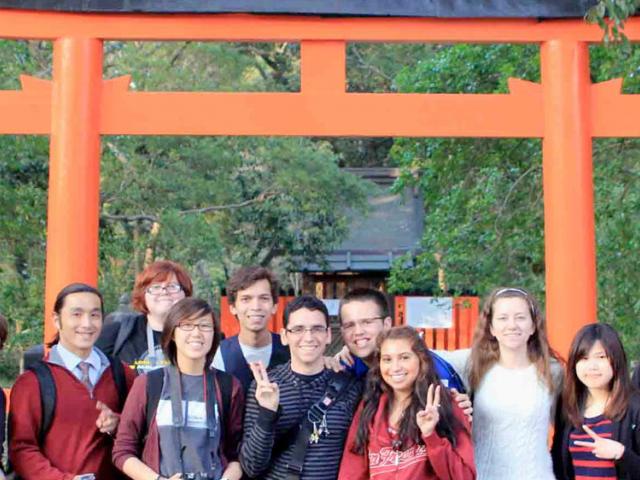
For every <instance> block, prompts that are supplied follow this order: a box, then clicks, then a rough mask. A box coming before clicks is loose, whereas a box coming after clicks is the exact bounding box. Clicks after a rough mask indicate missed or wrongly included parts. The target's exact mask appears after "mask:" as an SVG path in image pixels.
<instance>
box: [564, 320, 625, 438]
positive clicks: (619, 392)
mask: <svg viewBox="0 0 640 480" xmlns="http://www.w3.org/2000/svg"><path fill="white" fill-rule="evenodd" d="M597 341H599V342H600V343H601V344H602V348H604V351H605V353H606V354H607V359H608V360H609V363H610V364H611V369H612V370H613V377H612V378H611V382H610V383H609V391H610V392H611V394H610V396H609V401H608V402H607V405H606V407H605V411H604V415H605V417H607V418H608V419H610V420H620V419H621V418H622V417H623V416H624V414H625V413H626V411H627V407H628V406H629V397H630V396H631V390H632V386H631V380H630V379H629V369H628V367H627V355H626V354H625V353H624V347H623V346H622V342H621V341H620V337H619V336H618V333H617V332H616V331H615V330H614V329H613V327H611V326H610V325H607V324H606V323H592V324H590V325H585V326H584V327H582V328H581V329H580V330H579V331H578V333H577V334H576V336H575V338H574V339H573V342H572V343H571V351H570V353H569V361H568V365H567V378H566V379H565V384H564V392H563V393H562V400H563V403H564V408H565V411H566V413H567V417H569V421H571V423H572V424H573V425H574V426H575V427H577V428H580V426H581V425H582V424H583V423H584V415H583V413H584V409H585V405H586V402H587V398H588V396H589V389H588V388H587V387H586V385H585V384H584V383H582V382H581V381H580V379H579V378H578V375H577V374H576V364H577V363H578V362H579V361H580V360H581V359H582V358H584V357H586V356H587V355H588V354H589V350H591V348H592V347H593V345H594V343H596V342H597Z"/></svg>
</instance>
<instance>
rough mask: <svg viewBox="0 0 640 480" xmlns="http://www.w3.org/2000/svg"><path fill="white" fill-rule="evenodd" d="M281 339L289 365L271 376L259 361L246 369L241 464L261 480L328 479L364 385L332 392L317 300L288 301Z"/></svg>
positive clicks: (324, 319) (322, 310)
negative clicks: (249, 373) (248, 372)
mask: <svg viewBox="0 0 640 480" xmlns="http://www.w3.org/2000/svg"><path fill="white" fill-rule="evenodd" d="M281 338H282V342H283V343H284V344H285V345H288V346H289V348H290V350H291V362H290V363H286V364H285V365H281V366H279V367H277V368H274V369H273V370H272V371H270V372H269V373H267V370H266V368H265V366H264V364H263V363H261V362H257V363H252V364H251V371H252V373H253V376H254V378H255V381H254V382H253V383H252V384H251V387H250V389H249V392H248V394H247V401H246V411H245V418H244V436H243V440H242V446H241V449H240V464H241V465H242V469H243V471H244V472H245V473H247V474H248V475H249V476H250V477H257V478H261V479H274V480H275V479H284V478H287V479H291V478H299V479H302V480H334V479H335V478H337V475H338V468H339V464H340V458H341V456H342V451H343V448H344V441H345V439H346V435H347V432H348V429H349V425H350V424H351V420H352V417H353V413H354V410H355V408H356V405H357V403H358V401H359V400H360V395H361V390H362V382H361V381H360V380H355V379H353V380H351V379H350V380H349V383H343V384H341V385H340V386H339V387H336V385H337V383H336V377H337V376H338V375H339V374H336V373H335V372H333V371H332V370H329V369H327V368H326V367H325V358H324V353H325V350H326V348H327V345H329V343H330V342H331V330H330V328H329V314H328V312H327V308H326V306H325V305H324V303H323V302H322V301H321V300H319V299H317V298H315V297H312V296H310V295H303V296H301V297H298V298H296V299H295V300H293V301H292V302H290V303H289V304H288V305H287V307H286V308H285V312H284V329H283V330H282V333H281ZM342 377H345V375H342ZM301 426H302V427H301ZM299 427H300V428H299ZM299 430H300V431H301V432H302V433H298V432H299ZM301 452H302V453H301Z"/></svg>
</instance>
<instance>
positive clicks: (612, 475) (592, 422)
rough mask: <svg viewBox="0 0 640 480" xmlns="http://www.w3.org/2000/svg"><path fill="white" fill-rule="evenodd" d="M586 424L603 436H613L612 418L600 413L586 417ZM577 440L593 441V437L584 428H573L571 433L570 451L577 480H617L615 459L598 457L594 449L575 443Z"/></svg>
mask: <svg viewBox="0 0 640 480" xmlns="http://www.w3.org/2000/svg"><path fill="white" fill-rule="evenodd" d="M584 424H585V425H587V426H588V427H589V428H591V430H593V431H594V432H596V433H597V434H598V435H599V436H601V437H602V438H611V436H612V432H613V428H612V423H611V420H609V419H607V418H605V417H604V415H598V416H597V417H592V418H585V419H584ZM576 441H582V442H592V441H593V440H592V438H591V437H590V436H589V435H587V433H586V432H585V431H584V430H582V428H580V429H577V428H572V429H571V433H570V434H569V452H570V453H571V461H572V463H573V470H574V472H575V480H616V479H617V478H618V477H617V476H616V466H615V463H614V461H613V460H605V459H601V458H597V457H596V456H595V455H594V454H593V453H592V449H591V448H588V447H579V446H577V445H575V442H576Z"/></svg>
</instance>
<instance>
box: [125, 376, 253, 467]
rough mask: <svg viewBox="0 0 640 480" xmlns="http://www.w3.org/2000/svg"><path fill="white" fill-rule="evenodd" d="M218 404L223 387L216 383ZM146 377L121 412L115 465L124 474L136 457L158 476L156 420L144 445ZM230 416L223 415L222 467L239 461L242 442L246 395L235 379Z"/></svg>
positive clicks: (131, 393)
mask: <svg viewBox="0 0 640 480" xmlns="http://www.w3.org/2000/svg"><path fill="white" fill-rule="evenodd" d="M216 396H217V398H218V404H220V405H222V396H221V393H220V387H219V385H218V383H217V382H216ZM146 406H147V376H146V375H140V376H139V377H138V378H136V380H135V382H133V387H131V391H130V392H129V396H128V397H127V402H126V403H125V405H124V410H123V411H122V417H121V418H120V425H119V427H118V435H117V437H116V441H115V444H114V446H113V463H114V464H115V465H116V467H118V468H119V469H121V470H122V466H123V465H124V462H125V461H126V460H127V459H129V458H131V457H136V458H139V459H140V460H142V462H143V463H144V464H145V465H147V466H148V467H149V468H151V469H152V470H153V471H155V472H159V471H160V437H159V436H158V425H157V424H156V420H155V418H154V419H153V421H152V422H151V424H150V425H149V432H148V434H147V438H146V441H144V444H143V440H144V439H143V438H142V437H143V435H144V431H145V429H146V421H147V420H146V408H147V407H146ZM230 410H231V411H230V412H222V418H223V422H224V425H223V428H224V433H223V436H222V444H221V445H220V450H221V451H220V456H221V459H222V466H223V468H226V466H227V465H228V464H229V462H235V461H237V460H238V451H239V448H240V441H241V440H242V416H243V412H244V394H243V392H242V386H241V385H240V382H239V381H238V380H237V379H236V378H234V379H233V387H232V391H231V408H230Z"/></svg>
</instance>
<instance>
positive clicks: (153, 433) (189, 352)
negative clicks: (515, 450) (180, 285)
mask: <svg viewBox="0 0 640 480" xmlns="http://www.w3.org/2000/svg"><path fill="white" fill-rule="evenodd" d="M219 342H220V330H219V327H218V325H217V322H216V321H215V317H214V315H213V311H212V310H211V307H210V306H209V304H208V303H207V302H205V301H204V300H200V299H197V298H185V299H182V300H180V301H179V302H178V303H176V304H175V305H174V306H173V307H171V309H170V310H169V312H168V313H167V316H166V320H165V322H164V327H163V330H162V338H161V344H162V348H163V351H164V354H165V357H166V358H167V359H168V360H169V362H170V364H169V365H168V366H166V367H164V368H162V369H157V370H154V371H151V372H149V373H147V374H146V375H142V376H139V377H138V378H137V379H136V381H135V382H134V384H133V387H132V389H131V392H130V393H129V397H128V398H127V402H126V404H125V407H124V411H123V413H122V416H121V419H120V426H119V429H118V435H117V437H116V441H115V445H114V448H113V461H114V463H115V465H116V466H117V467H118V468H119V469H121V470H122V471H123V472H124V473H126V474H127V475H128V476H129V477H131V478H133V479H134V480H160V479H165V478H170V479H178V478H183V479H202V480H204V479H214V480H221V479H224V480H239V479H240V478H241V477H242V470H241V469H240V464H239V462H238V445H239V444H240V440H241V438H242V414H243V409H244V398H243V394H242V388H241V386H240V382H239V381H238V380H237V379H235V378H234V377H231V376H230V375H229V374H226V373H224V372H221V371H219V370H216V369H213V368H211V362H212V360H213V355H214V353H215V351H216V348H217V347H218V344H219Z"/></svg>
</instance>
